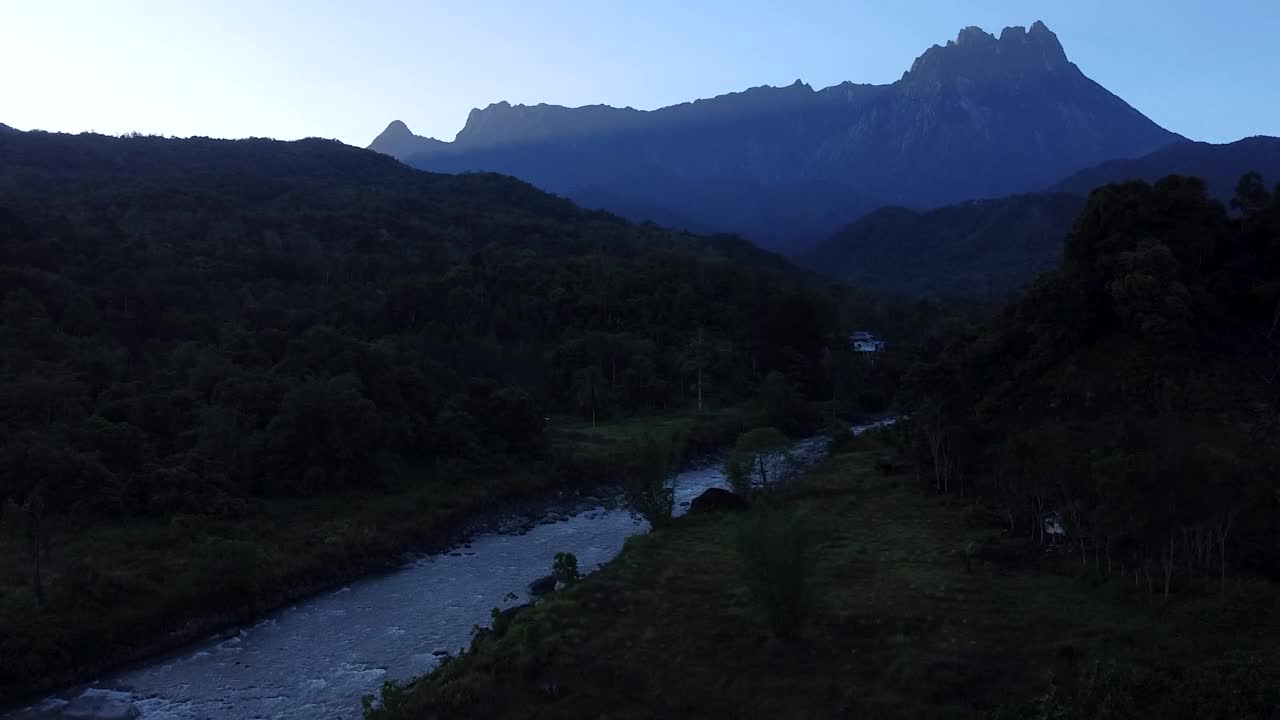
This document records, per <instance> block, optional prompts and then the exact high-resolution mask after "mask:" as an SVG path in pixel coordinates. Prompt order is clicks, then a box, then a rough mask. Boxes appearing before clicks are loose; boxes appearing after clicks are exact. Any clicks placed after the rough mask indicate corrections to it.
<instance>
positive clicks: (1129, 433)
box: [902, 173, 1280, 594]
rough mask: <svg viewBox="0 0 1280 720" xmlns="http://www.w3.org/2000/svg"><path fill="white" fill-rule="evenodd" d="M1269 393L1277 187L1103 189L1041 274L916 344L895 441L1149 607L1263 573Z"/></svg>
mask: <svg viewBox="0 0 1280 720" xmlns="http://www.w3.org/2000/svg"><path fill="white" fill-rule="evenodd" d="M1278 379H1280V188H1278V189H1277V190H1275V191H1268V190H1267V189H1266V186H1265V185H1264V183H1263V180H1262V178H1261V177H1259V176H1258V175H1257V174H1255V173H1250V174H1248V175H1246V176H1244V177H1243V178H1242V179H1241V180H1240V182H1239V185H1238V187H1237V192H1236V196H1235V198H1234V200H1233V201H1232V202H1231V203H1230V207H1229V208H1228V207H1226V206H1224V205H1222V204H1221V203H1218V202H1215V201H1213V200H1211V199H1210V198H1209V196H1208V194H1207V193H1206V190H1205V186H1204V183H1203V182H1201V181H1200V180H1198V179H1196V178H1189V177H1181V176H1170V177H1168V178H1165V179H1163V180H1161V181H1159V182H1156V183H1154V184H1147V183H1144V182H1129V183H1125V184H1120V185H1111V186H1107V187H1104V188H1100V189H1098V190H1096V191H1094V192H1093V193H1092V195H1091V196H1090V198H1089V201H1088V204H1087V206H1086V207H1085V208H1084V210H1083V211H1082V212H1081V214H1080V216H1079V218H1078V219H1077V220H1076V222H1075V225H1074V227H1073V229H1072V231H1071V233H1070V235H1069V237H1068V239H1067V243H1066V249H1065V257H1064V261H1063V263H1062V265H1061V267H1060V268H1059V269H1057V270H1055V271H1053V272H1050V273H1046V274H1045V275H1042V276H1041V277H1040V278H1039V279H1038V280H1037V281H1036V282H1035V283H1033V284H1032V285H1031V286H1030V287H1029V288H1028V289H1027V290H1026V291H1025V292H1024V293H1023V295H1022V296H1021V297H1020V298H1019V299H1017V300H1016V301H1015V302H1014V303H1012V304H1011V305H1009V306H1008V307H1007V308H1006V309H1004V310H1003V311H1002V312H1001V313H1000V314H999V315H998V316H997V317H995V318H993V319H992V320H991V321H990V322H988V323H985V324H974V323H968V322H957V323H955V324H953V325H952V326H951V327H949V328H948V330H947V331H946V332H944V333H940V334H939V335H938V336H937V337H935V338H934V339H933V340H932V341H931V342H929V343H927V344H926V350H925V352H924V354H923V357H922V359H921V361H920V362H918V363H917V364H916V365H915V366H914V367H913V368H912V369H911V370H910V372H909V373H908V375H907V378H906V379H905V380H904V386H905V391H904V396H905V398H906V405H907V407H908V408H909V412H910V418H911V421H910V422H909V423H904V424H903V426H902V431H903V435H902V442H903V443H904V444H905V447H906V448H907V449H908V450H909V452H910V454H911V456H912V457H914V458H916V460H917V471H918V472H919V473H920V475H921V478H922V481H924V482H927V483H929V484H931V485H932V486H934V487H935V488H936V489H937V490H938V491H939V492H951V493H958V494H981V495H983V496H985V497H987V498H990V499H993V500H995V501H996V502H997V507H998V508H999V512H1000V514H1001V516H1002V518H1003V522H1005V523H1006V524H1007V527H1008V529H1009V530H1010V531H1011V532H1013V533H1019V534H1022V535H1024V536H1027V537H1028V538H1030V539H1033V540H1035V541H1037V542H1059V543H1060V544H1062V545H1065V547H1066V548H1068V549H1069V550H1070V551H1071V552H1072V553H1075V554H1076V555H1077V556H1078V558H1079V561H1080V562H1081V563H1083V564H1086V565H1088V566H1090V567H1092V568H1094V569H1095V570H1096V571H1098V572H1100V573H1104V574H1107V575H1112V576H1120V575H1123V576H1124V577H1126V578H1127V579H1130V580H1132V581H1133V582H1134V583H1135V584H1137V585H1138V587H1140V588H1142V589H1144V590H1148V591H1151V592H1159V593H1164V594H1168V593H1169V592H1171V591H1172V590H1175V589H1180V588H1194V587H1203V586H1206V585H1210V584H1214V583H1225V582H1226V579H1227V577H1228V576H1229V575H1230V574H1231V573H1232V572H1236V571H1242V572H1255V573H1265V574H1270V575H1273V576H1274V575H1277V574H1280V543H1278V542H1277V541H1276V539H1275V538H1276V537H1277V530H1280V520H1278V518H1280V512H1278V509H1280V508H1278V507H1277V504H1278V503H1280V487H1278V486H1277V485H1276V480H1275V478H1276V477H1277V476H1278V475H1277V472H1278V471H1280V451H1278V450H1277V447H1276V445H1275V442H1274V438H1275V432H1276V430H1277V410H1278V409H1280V405H1278V404H1277V403H1278V402H1280V392H1278V391H1280V384H1278V383H1277V380H1278ZM1047 519H1051V520H1052V523H1051V524H1053V523H1056V526H1057V527H1056V528H1053V527H1050V528H1049V530H1048V532H1049V535H1048V536H1046V532H1047V530H1046V528H1047V525H1046V520H1047ZM1059 529H1060V530H1061V533H1059V532H1057V530H1059Z"/></svg>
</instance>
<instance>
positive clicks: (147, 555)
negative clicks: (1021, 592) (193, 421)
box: [0, 408, 747, 705]
mask: <svg viewBox="0 0 1280 720" xmlns="http://www.w3.org/2000/svg"><path fill="white" fill-rule="evenodd" d="M746 418H747V414H746V413H745V412H744V411H742V410H741V409H736V408H735V409H727V410H720V411H715V412H708V413H704V414H703V415H693V414H684V415H667V416H661V417H657V418H634V419H629V420H624V421H618V422H611V423H600V424H599V425H597V426H595V427H592V426H591V425H590V423H587V424H585V425H584V424H582V423H573V422H563V421H559V422H553V423H552V424H551V427H550V428H549V429H548V440H549V444H550V453H549V458H547V459H544V460H541V461H537V462H532V463H529V464H527V465H519V466H513V465H512V464H511V463H506V464H504V465H498V466H495V468H493V469H492V470H490V471H486V470H485V469H483V468H474V467H473V468H470V469H461V468H453V469H450V468H436V469H434V470H405V471H403V472H401V473H400V474H399V477H398V478H396V479H393V480H390V481H389V482H388V484H387V486H386V487H384V488H382V489H380V490H378V491H373V492H360V493H356V492H352V493H342V494H330V495H325V496H320V497H313V498H290V499H278V500H260V501H253V502H250V503H248V505H247V506H246V508H245V510H244V512H243V513H242V514H240V515H239V516H238V517H235V518H234V519H219V518H216V517H211V516H200V515H192V516H177V517H173V518H170V519H167V520H163V521H162V520H156V521H151V522H137V521H131V522H129V523H127V524H123V523H120V524H113V523H103V522H97V523H92V524H83V525H82V524H78V523H75V522H72V521H70V520H66V519H58V520H57V521H56V522H55V524H54V532H53V537H52V540H51V554H50V558H49V561H48V563H47V567H46V572H45V585H46V594H47V596H48V597H47V602H46V604H45V606H44V607H38V606H37V605H36V603H35V599H34V596H33V594H32V592H31V589H30V584H29V570H28V566H27V564H26V562H25V557H24V555H23V554H22V553H21V552H20V550H19V547H18V546H17V545H16V544H15V543H12V542H10V541H9V540H8V539H0V705H3V704H4V703H5V702H8V701H13V700H16V699H18V698H21V697H23V696H26V695H29V694H31V693H34V692H39V691H43V690H47V689H51V688H56V687H58V686H61V685H65V684H68V683H70V682H74V681H76V680H80V679H83V678H85V677H88V676H91V675H93V674H96V673H98V672H100V671H101V670H102V669H103V668H105V667H108V666H110V665H113V664H117V663H120V662H125V661H130V660H134V659H138V658H141V657H145V656H147V655H151V654H155V653H157V652H161V651H163V650H165V649H167V648H170V647H174V646H177V645H180V644H182V643H183V642H185V641H187V640H190V639H192V638H197V637H202V636H204V635H207V634H208V633H210V632H213V631H216V630H217V629H219V628H223V627H228V626H230V625H233V624H238V623H240V622H244V621H248V620H250V619H252V618H254V617H256V616H258V615H261V614H262V613H264V612H266V611H268V610H270V609H272V608H274V607H277V606H280V605H282V604H285V603H288V602H291V601H293V600H296V599H298V598H300V597H303V596H306V595H308V594H311V593H313V592H316V591H319V590H321V589H324V588H326V587H329V586H331V585H334V584H337V583H341V582H344V581H346V580H349V579H351V578H353V577H356V576H359V575H362V574H365V573H368V572H373V571H377V570H379V569H382V568H386V567H388V566H389V565H391V564H393V563H394V562H395V561H397V559H398V558H400V557H401V556H402V555H403V553H405V552H407V551H410V550H415V549H426V548H429V547H431V546H432V545H436V544H439V543H441V542H444V541H446V540H448V539H449V535H450V534H451V532H452V531H456V530H458V529H459V528H460V527H461V524H462V523H463V521H465V520H467V519H468V518H470V517H472V516H474V515H475V514H476V513H477V512H479V511H481V510H484V509H487V508H490V507H492V506H493V505H494V503H495V502H497V501H502V500H513V499H518V498H521V497H524V496H530V495H537V494H539V493H543V492H546V491H547V490H548V489H551V488H554V487H563V486H565V485H569V484H573V483H591V482H596V481H601V480H613V479H616V478H617V476H618V473H619V472H621V470H620V468H622V467H625V466H626V464H627V462H628V453H629V452H631V451H632V448H633V446H634V442H633V441H634V440H635V439H637V438H639V437H641V436H642V435H643V434H644V433H645V432H647V431H655V430H662V431H670V430H678V431H680V432H682V433H684V434H685V435H687V436H688V437H690V438H691V440H692V441H693V443H692V444H691V446H690V449H689V452H691V453H692V452H695V451H697V450H699V449H705V448H708V447H711V446H715V445H722V444H725V443H730V442H732V441H733V439H734V438H735V437H736V436H737V433H738V432H739V431H740V429H741V426H742V424H743V423H744V422H746V421H747V420H746Z"/></svg>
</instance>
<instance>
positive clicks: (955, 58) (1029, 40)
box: [903, 20, 1070, 78]
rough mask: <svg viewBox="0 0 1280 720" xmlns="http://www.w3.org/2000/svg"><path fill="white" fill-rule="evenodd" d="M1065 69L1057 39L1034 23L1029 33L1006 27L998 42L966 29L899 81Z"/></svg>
mask: <svg viewBox="0 0 1280 720" xmlns="http://www.w3.org/2000/svg"><path fill="white" fill-rule="evenodd" d="M1069 65H1070V61H1069V60H1067V54H1066V52H1065V51H1064V50H1063V49H1062V44H1061V43H1059V42H1058V36H1057V35H1054V34H1053V31H1052V30H1050V29H1049V27H1048V26H1047V25H1045V24H1044V23H1043V22H1041V21H1039V20H1037V21H1036V22H1035V23H1033V24H1032V25H1031V28H1030V29H1027V28H1024V27H1022V26H1020V25H1015V26H1012V27H1007V28H1005V29H1004V30H1003V31H1001V33H1000V37H999V38H998V39H997V38H996V36H994V35H992V34H991V33H988V32H987V31H985V30H983V29H982V28H980V27H975V26H970V27H967V28H965V29H963V30H961V31H960V34H959V35H957V36H956V39H955V40H951V41H949V42H948V43H947V44H946V46H945V47H939V46H937V45H934V46H933V47H931V48H929V49H928V50H926V51H925V53H924V54H923V55H921V56H920V57H919V58H917V59H916V61H915V63H914V64H913V65H912V66H911V70H910V71H909V72H907V73H906V75H904V76H903V77H904V78H906V77H908V76H912V75H919V74H921V73H923V74H925V75H930V76H932V75H935V74H936V73H939V72H942V73H951V72H961V73H963V74H965V75H966V76H969V77H974V76H975V75H976V76H981V75H982V74H984V71H994V72H1001V71H1004V72H1007V71H1017V72H1029V71H1055V70H1060V69H1063V68H1066V67H1067V66H1069Z"/></svg>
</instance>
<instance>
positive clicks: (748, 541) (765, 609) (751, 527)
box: [734, 505, 814, 639]
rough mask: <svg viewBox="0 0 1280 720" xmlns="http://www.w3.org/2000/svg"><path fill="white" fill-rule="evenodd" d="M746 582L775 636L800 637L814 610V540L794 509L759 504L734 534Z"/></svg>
mask: <svg viewBox="0 0 1280 720" xmlns="http://www.w3.org/2000/svg"><path fill="white" fill-rule="evenodd" d="M734 543H735V549H736V551H737V555H738V562H739V566H740V568H739V569H740V572H741V575H742V581H743V584H745V585H746V588H747V593H748V594H749V595H750V597H751V600H752V602H753V603H754V604H755V606H756V609H757V610H758V611H759V612H760V613H761V614H762V615H763V616H764V619H765V620H766V621H767V622H768V623H769V627H770V629H771V630H772V631H773V633H774V635H776V636H778V637H780V638H784V639H795V638H797V637H799V636H800V635H801V634H802V633H803V631H804V626H805V623H806V622H807V621H808V618H809V615H810V613H811V612H812V611H813V605H814V602H813V600H814V598H813V588H812V580H813V577H812V576H813V569H814V558H813V553H812V546H813V543H812V538H811V536H810V533H809V530H808V528H807V527H806V526H805V523H804V522H803V519H802V518H800V517H799V516H797V515H795V514H794V513H790V512H786V511H783V510H777V509H772V508H769V507H765V506H762V505H757V506H756V507H755V508H754V509H752V511H751V512H750V513H747V514H745V515H744V516H743V517H742V518H741V519H740V520H739V522H738V526H737V528H736V532H735V535H734Z"/></svg>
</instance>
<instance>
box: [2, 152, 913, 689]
mask: <svg viewBox="0 0 1280 720" xmlns="http://www.w3.org/2000/svg"><path fill="white" fill-rule="evenodd" d="M0 240H2V242H0V342H3V345H4V347H5V352H4V354H3V358H0V503H5V504H7V505H8V509H7V511H6V523H5V525H6V528H7V529H9V530H12V532H10V533H6V534H5V535H4V539H0V543H2V544H3V547H4V550H5V552H4V553H3V555H0V557H2V558H3V560H2V561H0V590H2V593H0V696H3V695H7V694H9V693H13V692H17V691H20V690H23V689H29V688H33V687H37V686H43V685H47V684H50V683H55V682H58V681H59V679H63V678H67V677H73V676H75V675H76V674H77V673H78V672H82V671H83V670H84V669H85V668H88V667H91V666H92V665H93V664H94V663H96V662H98V661H100V660H104V659H110V658H119V657H129V656H131V655H132V654H136V652H137V651H139V649H140V648H143V647H145V646H147V644H148V643H151V642H153V641H156V640H157V639H163V638H168V640H166V642H169V641H172V640H173V637H172V636H170V635H169V634H168V631H169V630H171V629H173V628H177V627H179V626H182V627H188V630H189V631H193V630H191V626H188V625H186V623H188V621H190V620H192V619H193V618H200V617H204V616H207V615H210V614H214V615H217V616H219V617H223V618H233V617H240V616H244V615H245V614H252V613H253V612H254V611H255V609H260V608H262V607H265V606H269V605H271V604H272V603H275V602H279V601H280V600H281V599H282V598H285V597H288V596H290V595H291V594H296V592H298V589H299V588H305V587H308V586H312V585H314V584H315V583H316V582H317V581H319V582H323V581H324V579H325V578H326V577H329V578H330V579H332V577H333V576H334V575H335V574H336V575H338V576H341V575H344V574H350V573H353V572H356V571H357V570H358V569H359V568H361V567H368V566H369V565H370V564H371V563H373V562H376V561H377V560H378V559H380V558H386V557H389V556H392V555H394V554H395V553H396V552H398V551H399V550H401V549H403V548H404V547H405V545H406V543H408V542H411V541H413V540H416V539H421V538H423V537H427V536H429V535H430V533H431V531H432V530H433V529H438V528H439V526H440V525H441V524H442V523H443V522H445V521H447V520H451V519H456V518H457V517H459V516H460V515H461V514H463V513H465V512H466V511H468V510H474V509H475V508H476V507H478V506H481V505H483V504H484V503H485V502H488V501H491V500H492V499H493V498H495V497H498V496H503V495H509V494H512V493H519V492H522V491H529V490H532V489H535V488H540V487H545V486H546V485H548V484H549V483H552V482H557V481H561V482H563V481H566V480H572V479H574V478H575V477H580V476H581V474H582V473H583V472H587V471H588V470H587V469H585V468H584V467H583V466H581V465H580V464H578V463H577V462H576V461H577V459H576V458H573V457H570V458H567V459H566V457H565V453H564V452H562V450H563V447H557V446H556V444H555V443H550V444H549V442H548V435H547V432H546V430H547V428H546V426H547V418H548V417H549V416H550V417H554V416H560V415H568V416H572V417H576V418H578V419H580V420H582V421H586V422H591V423H593V424H594V423H602V424H603V423H605V422H607V421H610V420H612V419H618V418H626V417H633V416H638V415H644V414H652V413H677V414H678V413H690V414H691V413H694V412H695V411H696V410H697V409H698V407H699V405H700V404H701V405H702V406H704V407H706V408H708V409H710V408H713V407H714V408H726V407H730V406H734V405H736V404H738V403H739V402H741V401H742V400H744V399H747V398H750V397H752V396H753V395H754V394H755V392H756V386H757V384H758V383H759V381H760V379H762V378H764V377H766V376H768V375H770V374H779V375H780V376H782V377H785V378H789V384H790V385H792V386H795V387H796V388H797V389H798V391H799V392H800V393H801V395H800V396H801V397H803V396H804V394H808V395H809V396H811V397H813V398H819V399H825V398H827V397H830V395H831V387H832V385H833V375H832V372H831V368H830V352H829V351H830V349H831V348H832V346H833V343H836V344H837V345H836V347H837V348H838V347H839V344H840V340H839V338H838V333H837V330H838V328H839V327H840V325H841V322H842V319H841V314H842V312H847V311H848V310H849V306H848V304H847V303H843V301H842V299H841V298H840V296H838V295H837V294H835V293H834V292H833V291H831V289H830V288H827V287H824V286H823V285H822V284H821V283H817V282H814V280H813V278H812V277H811V276H809V275H807V274H804V273H801V272H798V271H796V270H794V269H793V268H791V267H790V266H789V265H787V264H786V263H785V262H784V261H783V260H781V259H780V258H778V257H776V256H774V255H771V254H769V253H765V252H762V251H760V250H757V249H756V248H754V247H752V246H751V245H749V244H747V243H744V242H742V241H739V240H737V239H735V238H730V237H698V236H692V235H688V234H685V233H677V232H671V231H667V230H664V229H661V228H658V227H656V226H652V225H648V226H636V225H632V224H629V223H626V222H624V221H622V220H620V219H618V218H616V217H614V216H612V215H608V214H606V213H601V212H591V211H585V210H582V209H580V208H578V207H576V206H574V205H573V204H571V203H569V202H567V201H565V200H562V199H559V198H556V197H553V196H550V195H547V194H545V193H542V192H540V191H538V190H536V189H534V188H532V187H531V186H529V185H526V184H524V183H521V182H519V181H516V180H512V179H510V178H504V177H500V176H497V175H489V174H469V175H460V176H443V175H433V174H428V173H423V172H419V171H416V170H412V169H409V168H407V167H405V166H403V165H401V164H400V163H398V162H396V161H395V160H393V159H391V158H388V157H385V156H381V155H378V154H376V153H372V152H368V151H363V150H357V149H354V148H350V147H347V146H343V145H341V144H338V143H335V142H328V141H321V140H306V141H300V142H293V143H284V142H275V141H269V140H244V141H219V140H209V139H201V138H193V139H190V140H176V139H164V138H157V137H129V138H114V137H104V136H97V135H79V136H69V135H56V134H47V133H5V134H3V135H0ZM854 309H855V310H857V311H858V312H860V313H861V314H860V315H859V317H862V318H864V319H870V318H874V317H877V316H881V315H884V313H885V312H887V311H885V310H884V306H882V305H873V304H871V303H865V302H864V303H860V304H858V303H855V308H854ZM894 312H896V311H894ZM908 312H911V310H910V309H908ZM702 425H705V423H701V421H692V422H691V423H686V424H685V425H683V426H688V427H690V428H691V429H694V430H697V432H698V433H700V434H701V436H702V439H703V441H707V440H708V439H709V438H714V437H717V435H716V433H721V434H723V435H725V437H726V439H731V438H732V434H733V432H734V431H735V430H736V429H737V428H738V424H737V422H736V421H735V420H734V419H733V418H729V419H728V420H727V421H725V422H721V421H720V420H715V421H714V422H712V423H711V424H710V425H708V426H707V427H702ZM721 427H723V428H727V430H717V429H716V428H721ZM698 428H702V429H698ZM560 445H562V446H563V445H564V444H563V443H561V444H560ZM569 445H570V446H571V447H570V454H572V448H573V447H576V446H573V444H572V443H570V444H569ZM610 452H612V451H610ZM597 454H598V453H597ZM592 462H593V463H594V464H593V465H592V467H594V468H596V469H597V470H599V469H600V467H601V465H600V463H601V462H608V457H605V456H603V455H602V456H601V457H599V458H595V459H594V460H592Z"/></svg>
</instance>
